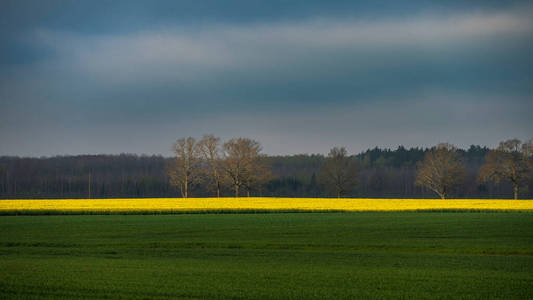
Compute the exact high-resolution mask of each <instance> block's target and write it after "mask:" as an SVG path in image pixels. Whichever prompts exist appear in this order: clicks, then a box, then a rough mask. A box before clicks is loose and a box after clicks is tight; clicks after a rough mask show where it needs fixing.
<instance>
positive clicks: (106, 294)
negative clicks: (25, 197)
mask: <svg viewBox="0 0 533 300" xmlns="http://www.w3.org/2000/svg"><path fill="white" fill-rule="evenodd" d="M0 228H1V229H0V298H3V299H12V298H15V299H16V298H24V299H27V298H185V299H194V298H236V299H249V298H260V299H269V298H270V299H279V298H306V299H326V298H329V299H339V298H390V299H398V298H405V299H408V298H409V299H410V298H477V299H490V298H500V299H527V298H532V297H533V271H532V270H533V235H532V234H531V233H532V232H533V214H532V213H527V212H521V213H516V212H514V213H513V212H506V213H495V212H490V213H488V212H477V213H471V212H461V213H452V212H446V213H438V212H432V213H427V212H365V213H284V214H278V213H269V214H180V215H63V216H2V217H0Z"/></svg>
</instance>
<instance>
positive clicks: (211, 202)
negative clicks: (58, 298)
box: [0, 197, 533, 212]
mask: <svg viewBox="0 0 533 300" xmlns="http://www.w3.org/2000/svg"><path fill="white" fill-rule="evenodd" d="M235 210H274V211H290V210H305V211H328V210H330V211H410V210H533V201H532V200H495V199H447V200H440V199H368V198H341V199H337V198H279V197H250V198H248V197H239V198H234V197H231V198H229V197H228V198H133V199H38V200H36V199H17V200H0V211H3V212H9V211H21V212H23V211H60V212H61V211H65V212H143V211H145V212H158V211H160V212H170V211H176V212H179V211H235Z"/></svg>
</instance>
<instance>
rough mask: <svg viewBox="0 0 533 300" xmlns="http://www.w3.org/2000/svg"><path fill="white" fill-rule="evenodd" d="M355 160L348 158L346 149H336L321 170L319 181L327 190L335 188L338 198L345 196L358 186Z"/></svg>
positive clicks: (329, 155) (332, 150)
mask: <svg viewBox="0 0 533 300" xmlns="http://www.w3.org/2000/svg"><path fill="white" fill-rule="evenodd" d="M355 163H356V162H355V160H354V159H353V158H350V157H349V156H348V151H346V148H344V147H334V148H332V149H331V150H330V151H329V154H328V157H327V159H326V162H325V163H324V165H322V168H321V170H320V176H319V179H320V181H321V183H323V184H325V185H326V188H330V189H331V188H333V189H334V190H335V192H336V194H337V197H339V198H340V197H341V196H343V195H345V194H346V193H347V192H349V191H350V190H352V189H353V188H354V187H355V186H356V185H357V167H356V164H355Z"/></svg>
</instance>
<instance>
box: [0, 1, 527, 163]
mask: <svg viewBox="0 0 533 300" xmlns="http://www.w3.org/2000/svg"><path fill="white" fill-rule="evenodd" d="M0 41H1V42H0V155H22V156H43V155H46V156H50V155H64V154H97V153H107V154H115V153H138V154H142V153H144V154H163V155H170V154H171V152H170V148H171V145H172V143H173V141H175V140H176V139H177V138H180V137H186V136H196V137H201V135H203V134H206V133H212V134H215V135H218V136H221V137H222V138H223V139H228V138H231V137H240V136H242V137H250V138H253V139H256V140H258V141H260V142H261V143H262V145H263V149H264V152H265V153H267V154H295V153H327V151H328V149H329V148H331V147H333V146H346V147H347V148H348V150H349V152H350V153H358V152H360V151H363V150H366V149H368V148H373V147H375V146H379V147H391V148H396V147H397V146H398V145H404V146H406V147H411V146H424V147H425V146H432V145H434V144H436V143H439V142H450V143H453V144H456V145H457V146H459V147H467V146H469V145H471V144H476V145H477V144H479V145H487V146H491V147H492V146H495V145H497V143H498V142H499V141H501V140H504V139H508V138H514V137H517V138H520V139H529V138H532V137H533V121H532V119H533V117H532V116H533V114H532V112H533V96H532V95H533V5H530V4H528V1H464V0H461V1H459V0H458V1H450V0H448V1H372V0H368V1H319V0H316V1H315V0H305V1H283V0H278V1H273V0H269V1H254V0H239V1H234V0H226V1H199V0H191V1H136V0H124V1H121V0H113V1H89V0H87V1H55V0H47V1H41V0H35V1H24V0H13V1H10V0H7V1H6V0H0Z"/></svg>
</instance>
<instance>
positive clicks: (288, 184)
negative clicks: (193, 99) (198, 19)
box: [0, 135, 533, 198]
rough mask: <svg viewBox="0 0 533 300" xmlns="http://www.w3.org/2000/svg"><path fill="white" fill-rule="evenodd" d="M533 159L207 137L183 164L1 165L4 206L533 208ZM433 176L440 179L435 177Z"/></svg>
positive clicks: (188, 141)
mask: <svg viewBox="0 0 533 300" xmlns="http://www.w3.org/2000/svg"><path fill="white" fill-rule="evenodd" d="M531 149H532V148H531V141H528V142H521V141H518V140H508V141H504V142H502V143H500V145H499V147H497V148H496V149H489V148H487V147H481V146H474V145H473V146H470V147H469V148H468V149H458V148H456V147H454V146H453V145H449V144H440V145H437V146H435V147H432V148H419V147H415V148H409V149H407V148H405V147H403V146H399V147H397V149H381V148H377V147H376V148H373V149H369V150H366V151H364V152H361V153H359V154H356V155H350V154H349V153H348V152H347V151H346V148H344V147H334V148H332V149H331V151H330V152H329V153H328V155H321V154H299V155H284V156H281V155H278V156H267V155H264V154H263V153H262V151H261V144H260V143H259V142H257V141H254V140H251V139H245V138H235V139H231V140H229V141H226V142H222V141H221V140H220V139H219V138H217V137H215V136H212V135H208V136H204V137H202V138H201V139H199V140H196V139H194V138H183V139H179V140H178V141H176V143H175V144H174V146H173V150H174V157H163V156H159V155H152V156H148V155H135V154H120V155H78V156H54V157H41V158H28V157H6V156H4V157H0V197H1V198H87V197H89V191H90V197H95V198H96V197H99V198H109V197H176V196H185V193H186V196H187V197H217V196H235V195H240V196H247V195H251V196H281V197H375V198H377V197H380V198H429V197H435V196H437V197H445V198H447V197H458V198H508V197H521V198H531V197H532V196H533V180H532V175H531V173H532V172H531V157H532V155H531ZM176 151H178V152H176ZM187 155H188V157H187ZM432 169H433V170H439V172H436V173H434V174H433V175H432V176H428V174H429V175H431V174H432V173H431V172H428V171H427V170H432ZM424 170H426V171H424ZM184 174H187V176H183V175H184ZM424 174H426V175H425V177H424V176H422V175H424ZM436 175H438V176H436ZM186 177H187V179H186V180H185V178H186ZM424 178H425V179H424ZM429 179H431V180H432V181H433V182H432V183H431V182H427V180H429ZM185 181H186V182H187V183H186V184H185ZM425 181H426V182H425Z"/></svg>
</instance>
